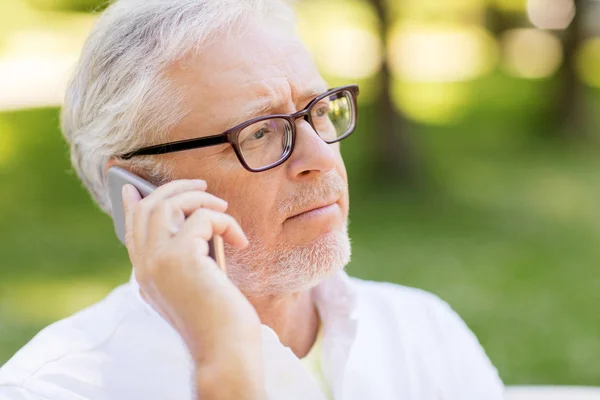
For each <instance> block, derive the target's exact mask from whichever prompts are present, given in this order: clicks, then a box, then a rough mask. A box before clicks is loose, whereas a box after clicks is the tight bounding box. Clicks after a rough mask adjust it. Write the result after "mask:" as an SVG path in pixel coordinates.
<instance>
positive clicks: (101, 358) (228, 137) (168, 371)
mask: <svg viewBox="0 0 600 400" xmlns="http://www.w3.org/2000/svg"><path fill="white" fill-rule="evenodd" d="M357 95H358V88H357V87H356V86H352V85H351V86H345V87H341V88H336V89H330V90H327V86H326V84H325V82H324V81H323V79H322V78H321V76H320V75H319V73H318V72H317V69H316V68H315V65H314V64H313V61H312V60H311V57H310V55H309V54H308V53H307V51H306V49H305V48H304V46H303V45H302V44H301V43H300V42H299V40H298V39H297V37H296V36H295V35H294V16H293V12H292V10H291V8H290V6H289V5H288V4H286V3H285V2H284V0H118V1H116V2H115V3H114V4H112V5H111V6H110V7H109V8H108V9H107V10H106V11H105V12H104V14H103V15H102V16H101V17H100V19H99V21H98V23H97V24H96V26H95V28H94V30H93V31H92V33H91V34H90V37H89V39H88V41H87V43H86V45H85V47H84V49H83V54H82V56H81V60H80V62H79V64H78V67H77V69H76V70H75V74H74V78H73V80H72V81H71V84H70V86H69V89H68V93H67V97H66V102H65V107H64V113H63V130H64V134H65V137H66V138H67V141H68V142H69V144H70V146H71V155H72V161H73V165H74V167H75V169H76V170H77V172H78V174H79V176H80V177H81V179H82V180H83V182H84V183H85V185H86V186H87V188H88V189H89V191H90V192H91V194H92V196H93V197H94V198H95V200H96V201H97V202H98V203H99V204H100V206H101V207H102V208H103V209H104V210H105V211H106V212H107V213H111V204H110V201H109V200H108V199H109V197H108V193H107V184H106V173H107V170H108V169H109V168H110V167H111V166H120V167H122V168H124V169H128V170H130V171H132V172H134V173H135V174H137V175H140V176H142V177H144V178H146V179H148V180H150V181H152V182H153V183H155V184H157V185H160V187H159V188H158V189H157V190H156V191H154V192H153V193H152V194H150V195H149V196H148V197H146V198H144V199H141V198H140V195H139V193H138V192H137V191H136V190H134V188H133V187H132V186H128V185H126V186H124V189H123V199H124V207H125V211H126V215H127V249H128V251H129V256H130V259H131V262H132V264H133V268H134V274H133V275H132V279H131V281H130V282H129V284H127V285H124V286H122V287H119V288H117V289H116V290H115V291H114V292H112V293H111V294H110V295H109V296H108V297H107V298H106V299H105V300H103V301H101V302H100V303H98V304H96V305H94V306H92V307H90V308H89V309H87V310H85V311H83V312H80V313H78V314H76V315H74V316H72V317H70V318H67V319H65V320H63V321H60V322H58V323H56V324H53V325H51V326H50V327H48V328H46V329H45V330H44V331H42V332H41V333H40V334H39V335H38V336H36V337H35V338H34V339H33V340H32V341H31V342H30V343H29V344H28V345H27V346H25V347H24V348H23V349H22V350H21V351H20V352H18V353H17V354H16V355H15V356H14V357H13V358H12V360H11V361H9V362H8V363H7V364H6V365H5V366H4V367H3V368H2V370H1V372H0V399H3V400H5V399H14V400H17V399H52V400H76V399H98V400H100V399H112V400H120V399H122V400H125V399H127V400H130V399H145V400H150V399H193V398H198V399H286V400H289V399H315V400H316V399H320V400H324V399H347V400H359V399H361V400H362V399H378V400H388V399H389V400H392V399H398V400H409V399H411V400H417V399H425V400H426V399H431V400H434V399H436V400H449V399H457V400H458V399H460V400H466V399H485V400H493V399H500V398H501V397H502V393H503V388H502V383H501V381H500V379H499V378H498V375H497V372H496V370H495V369H494V367H493V366H492V365H491V363H490V361H489V360H488V358H487V357H486V355H485V353H484V351H483V350H482V348H481V346H480V345H479V343H478V342H477V339H476V338H475V337H474V336H473V334H472V333H471V332H470V331H469V329H468V328H467V327H466V325H465V324H464V323H463V322H462V321H461V319H460V318H459V317H458V316H457V315H456V314H455V313H454V312H453V311H452V310H451V309H450V308H449V307H448V306H447V305H446V304H445V303H444V302H442V301H441V300H439V299H438V298H436V297H435V296H433V295H431V294H428V293H425V292H422V291H419V290H416V289H409V288H406V287H402V286H396V285H391V284H384V283H373V282H364V281H360V280H357V279H352V278H349V277H348V276H347V275H346V274H345V273H344V272H343V269H344V266H345V265H346V264H347V263H348V261H349V258H350V243H349V239H348V235H347V216H348V190H347V177H346V170H345V167H344V163H343V160H342V157H341V155H340V148H339V141H340V140H342V139H344V138H345V137H347V136H348V135H349V134H350V133H351V132H352V130H353V129H354V126H355V121H356V96H357ZM119 206H120V205H119ZM214 234H219V235H221V236H222V237H223V239H224V241H225V243H226V260H227V274H225V273H224V272H223V271H222V270H221V269H219V268H218V267H217V264H216V263H215V262H214V261H213V259H212V258H210V257H208V246H207V241H208V240H210V238H211V237H212V236H213V235H214ZM82 268H85V266H82ZM374 268H376V266H374Z"/></svg>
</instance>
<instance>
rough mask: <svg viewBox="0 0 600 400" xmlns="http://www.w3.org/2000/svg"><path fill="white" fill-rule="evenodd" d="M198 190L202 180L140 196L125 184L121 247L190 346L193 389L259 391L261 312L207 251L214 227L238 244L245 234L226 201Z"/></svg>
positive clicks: (208, 394) (234, 393) (211, 393)
mask: <svg viewBox="0 0 600 400" xmlns="http://www.w3.org/2000/svg"><path fill="white" fill-rule="evenodd" d="M205 190H206V182H204V181H194V180H179V181H173V182H170V183H168V184H166V185H164V186H161V187H159V188H157V189H156V190H155V191H154V192H152V193H151V194H150V195H149V196H148V197H146V198H145V199H141V197H140V195H139V193H138V192H137V190H135V188H134V187H133V186H131V185H125V186H124V187H123V203H124V206H125V215H126V232H127V233H126V245H127V250H128V251H129V257H130V258H131V262H132V264H133V267H134V270H135V276H136V279H137V281H138V283H139V285H140V293H141V295H142V296H143V298H144V299H145V300H146V302H148V303H149V304H150V305H151V306H152V307H153V308H154V309H155V310H156V311H157V312H159V313H160V314H161V315H162V316H163V317H164V318H165V319H166V320H167V321H168V322H169V323H170V324H171V325H172V326H173V327H174V328H175V329H176V330H177V332H179V334H180V335H181V337H182V338H183V340H184V342H185V343H186V344H187V346H188V348H189V351H190V353H191V355H192V357H193V359H194V361H195V363H196V382H197V388H196V389H197V391H198V396H199V397H201V398H202V399H230V398H235V399H260V398H263V397H264V390H263V379H262V358H261V342H260V335H261V333H260V319H259V317H258V315H257V313H256V311H255V309H254V308H253V307H252V305H251V304H250V303H249V302H248V300H247V299H246V298H245V297H244V295H243V294H242V293H241V292H240V291H239V289H238V288H237V287H236V286H235V285H234V284H233V282H231V280H229V278H228V277H227V276H226V274H225V273H224V272H223V271H222V270H221V269H219V267H218V265H217V264H216V262H215V261H214V260H213V259H212V258H210V257H209V256H208V241H209V240H210V239H211V238H212V236H213V235H221V236H222V237H223V240H224V242H225V243H228V244H230V245H232V246H235V247H237V248H244V247H245V246H247V245H248V240H247V239H246V236H245V235H244V232H243V231H242V229H241V227H240V226H239V224H238V223H237V222H236V221H235V219H234V218H232V217H231V216H229V215H227V214H225V211H226V209H227V202H225V201H224V200H222V199H219V198H218V197H216V196H213V195H212V194H210V193H207V192H206V191H205Z"/></svg>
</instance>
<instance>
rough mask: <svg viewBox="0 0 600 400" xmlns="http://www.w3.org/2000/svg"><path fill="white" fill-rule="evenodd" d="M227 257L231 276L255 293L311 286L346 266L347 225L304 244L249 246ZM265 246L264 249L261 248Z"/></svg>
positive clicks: (282, 292) (242, 287)
mask: <svg viewBox="0 0 600 400" xmlns="http://www.w3.org/2000/svg"><path fill="white" fill-rule="evenodd" d="M250 247H251V248H249V249H248V251H243V253H238V252H236V253H234V255H233V257H231V262H229V261H228V266H229V271H230V278H231V279H232V280H233V281H234V282H235V283H236V284H237V285H238V287H239V288H240V290H242V291H243V292H244V293H246V294H252V295H283V294H289V293H296V292H300V291H305V290H309V289H311V288H312V287H314V286H317V285H318V284H319V283H321V282H322V281H323V280H325V279H327V278H329V277H331V276H332V275H334V274H335V273H337V272H339V271H341V270H343V269H344V267H345V266H346V264H348V262H349V261H350V254H351V248H350V239H349V237H348V233H347V229H346V227H344V228H342V229H337V230H335V231H331V232H329V233H326V234H323V235H321V236H319V237H318V238H317V239H315V240H313V241H312V242H310V243H308V244H306V245H303V246H287V247H286V248H279V249H276V250H270V251H266V250H265V249H260V246H250ZM261 250H262V251H261Z"/></svg>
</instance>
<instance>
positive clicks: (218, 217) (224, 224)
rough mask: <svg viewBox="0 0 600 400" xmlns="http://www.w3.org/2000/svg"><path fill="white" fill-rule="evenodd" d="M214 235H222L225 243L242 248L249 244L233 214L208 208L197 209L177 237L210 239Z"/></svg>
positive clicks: (181, 238) (180, 238)
mask: <svg viewBox="0 0 600 400" xmlns="http://www.w3.org/2000/svg"><path fill="white" fill-rule="evenodd" d="M214 235H220V236H221V237H222V238H223V241H224V242H225V243H228V244H230V245H232V246H234V247H237V248H240V249H241V248H244V247H246V246H247V245H248V239H247V238H246V235H245V234H244V231H243V230H242V228H241V227H240V225H239V224H238V223H237V221H236V220H235V219H234V218H233V217H232V216H230V215H227V214H223V213H222V212H218V211H214V210H209V209H206V208H201V209H198V210H197V211H195V212H194V213H193V214H192V215H191V216H190V217H189V218H188V219H187V220H186V221H185V223H184V224H183V226H182V227H181V229H180V231H179V233H177V234H176V237H177V238H178V239H179V240H187V239H188V238H200V239H203V240H205V241H208V240H210V239H211V238H212V237H213V236H214Z"/></svg>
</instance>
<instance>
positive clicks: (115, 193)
mask: <svg viewBox="0 0 600 400" xmlns="http://www.w3.org/2000/svg"><path fill="white" fill-rule="evenodd" d="M128 183H129V184H131V185H133V186H134V187H135V188H136V189H137V190H138V192H140V195H141V196H142V198H143V197H146V196H148V195H149V194H150V193H152V191H153V190H154V189H156V186H154V185H153V184H151V183H150V182H148V181H146V180H144V179H142V178H140V177H139V176H137V175H135V174H133V173H131V172H129V171H127V170H125V169H123V168H120V167H111V168H109V170H108V193H109V197H110V202H111V204H112V217H113V221H114V223H115V233H116V234H117V237H118V238H119V240H120V241H121V243H123V244H125V210H124V209H123V192H122V190H123V186H124V185H126V184H128ZM208 248H209V252H208V255H209V256H210V257H212V259H213V260H215V262H216V263H217V265H218V266H219V267H220V268H221V269H222V270H223V271H225V270H226V266H225V252H224V248H223V239H222V238H221V236H219V235H215V236H213V238H212V239H211V240H209V242H208Z"/></svg>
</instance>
